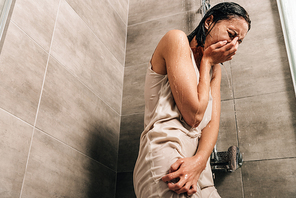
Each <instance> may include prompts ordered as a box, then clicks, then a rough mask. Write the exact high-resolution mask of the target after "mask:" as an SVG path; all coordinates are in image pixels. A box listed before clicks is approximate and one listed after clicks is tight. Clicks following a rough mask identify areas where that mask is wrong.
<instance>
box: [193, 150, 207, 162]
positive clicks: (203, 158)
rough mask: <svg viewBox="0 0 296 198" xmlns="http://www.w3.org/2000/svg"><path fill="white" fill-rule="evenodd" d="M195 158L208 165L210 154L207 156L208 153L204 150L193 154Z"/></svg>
mask: <svg viewBox="0 0 296 198" xmlns="http://www.w3.org/2000/svg"><path fill="white" fill-rule="evenodd" d="M193 157H194V158H195V160H196V161H198V163H200V164H202V165H203V166H205V165H206V163H207V161H208V159H209V156H207V154H206V153H203V152H198V151H197V152H196V154H195V155H194V156H193Z"/></svg>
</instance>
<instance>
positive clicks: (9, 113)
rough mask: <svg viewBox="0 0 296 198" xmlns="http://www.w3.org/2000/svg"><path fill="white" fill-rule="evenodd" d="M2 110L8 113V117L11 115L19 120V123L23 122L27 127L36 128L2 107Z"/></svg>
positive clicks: (0, 108)
mask: <svg viewBox="0 0 296 198" xmlns="http://www.w3.org/2000/svg"><path fill="white" fill-rule="evenodd" d="M0 110H2V111H4V112H5V113H7V114H8V115H10V116H12V117H14V118H16V119H17V120H19V121H21V122H23V123H25V124H27V125H29V126H31V127H34V126H33V125H32V124H30V123H29V122H27V121H25V120H23V119H21V118H19V117H17V116H16V115H14V114H12V113H11V112H9V111H7V110H5V109H3V108H2V107H0Z"/></svg>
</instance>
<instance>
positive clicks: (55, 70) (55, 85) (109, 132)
mask: <svg viewBox="0 0 296 198" xmlns="http://www.w3.org/2000/svg"><path fill="white" fill-rule="evenodd" d="M119 124H120V116H119V115H118V114H117V113H116V112H115V111H114V110H112V109H111V108H110V107H108V106H107V105H106V104H105V103H104V102H102V101H101V100H100V99H99V98H97V97H96V96H95V95H94V94H93V93H92V92H91V91H89V90H88V89H87V88H86V87H85V86H84V85H82V84H81V83H80V82H79V81H78V80H77V79H76V78H74V77H73V76H72V75H71V74H70V73H68V72H67V71H66V70H65V69H64V68H63V67H62V66H61V65H60V64H59V63H58V62H57V61H55V59H51V60H50V62H49V66H48V71H47V77H46V82H45V85H44V91H43V95H42V101H41V104H40V111H39V114H38V118H37V125H36V126H37V127H38V128H40V129H42V130H43V131H45V132H46V133H49V134H51V135H52V136H54V137H55V138H57V139H59V140H61V141H62V142H65V143H66V144H68V145H70V146H72V147H74V148H75V149H77V150H79V151H81V152H82V153H85V154H86V155H88V156H90V157H92V158H93V159H96V160H98V161H99V162H101V163H103V164H105V165H106V166H108V167H110V168H112V169H115V168H116V162H117V148H118V138H119V130H120V129H119Z"/></svg>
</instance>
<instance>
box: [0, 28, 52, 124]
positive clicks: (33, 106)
mask: <svg viewBox="0 0 296 198" xmlns="http://www.w3.org/2000/svg"><path fill="white" fill-rule="evenodd" d="M46 61H47V54H46V53H45V52H44V51H43V50H42V49H41V48H40V47H39V46H38V45H37V44H36V43H35V42H34V41H33V40H32V39H30V38H29V37H28V36H27V35H26V34H25V33H24V32H22V31H21V30H20V29H18V27H17V26H15V25H14V24H13V23H10V26H9V29H8V32H7V35H6V38H5V43H4V46H3V49H2V52H1V56H0V84H1V86H0V92H1V94H0V107H1V108H3V109H5V110H7V111H9V112H11V113H12V114H14V115H15V116H17V117H19V118H21V119H23V120H25V121H27V122H29V123H30V124H34V120H35V115H36V111H37V106H38V101H39V96H40V91H41V86H42V81H43V76H44V72H45V67H46Z"/></svg>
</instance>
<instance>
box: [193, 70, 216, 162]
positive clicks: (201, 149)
mask: <svg viewBox="0 0 296 198" xmlns="http://www.w3.org/2000/svg"><path fill="white" fill-rule="evenodd" d="M213 76H214V78H213V79H212V81H211V93H212V97H213V104H212V117H211V121H210V122H209V123H208V125H207V126H206V127H205V128H204V129H203V130H202V136H201V138H200V140H199V145H198V149H197V152H196V156H197V157H201V158H203V159H204V161H207V160H208V158H209V156H210V155H211V153H212V151H213V148H214V146H215V144H216V141H217V137H218V132H219V123H220V112H221V97H220V82H221V68H220V66H219V65H217V66H215V70H214V72H213Z"/></svg>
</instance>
